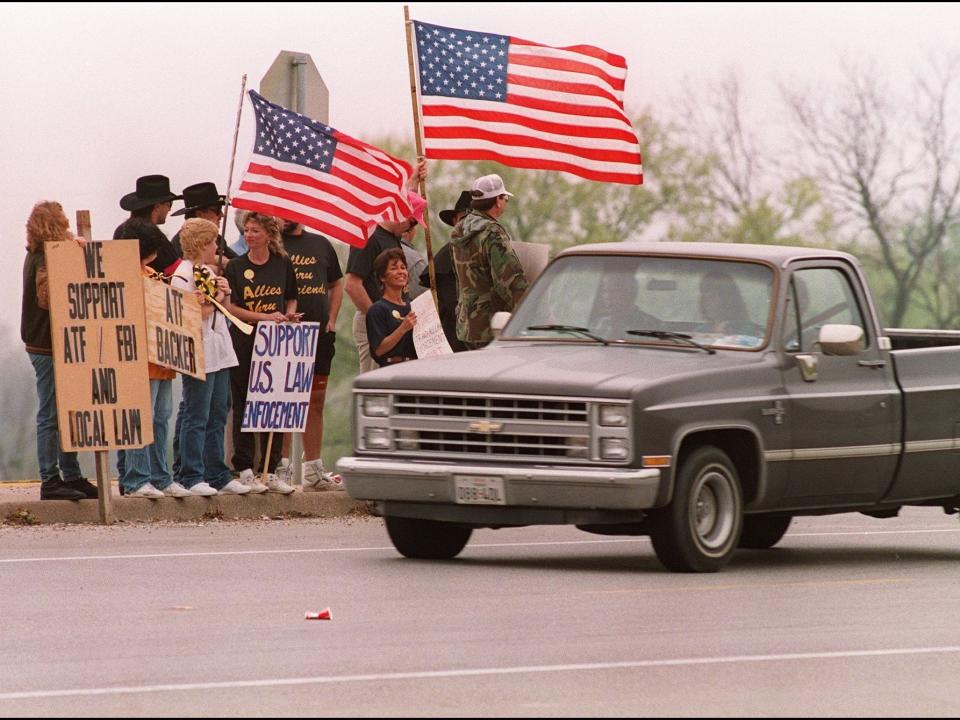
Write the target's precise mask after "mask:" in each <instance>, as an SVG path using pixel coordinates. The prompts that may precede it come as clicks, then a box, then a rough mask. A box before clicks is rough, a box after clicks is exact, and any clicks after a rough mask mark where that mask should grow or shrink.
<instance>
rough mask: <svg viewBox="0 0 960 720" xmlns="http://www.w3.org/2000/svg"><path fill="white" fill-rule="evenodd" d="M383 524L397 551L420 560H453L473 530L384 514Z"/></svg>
mask: <svg viewBox="0 0 960 720" xmlns="http://www.w3.org/2000/svg"><path fill="white" fill-rule="evenodd" d="M383 521H384V523H386V526H387V534H388V535H389V536H390V541H391V542H392V543H393V546H394V547H395V548H396V549H397V552H399V553H400V554H401V555H403V556H404V557H408V558H416V559H419V560H449V559H450V558H454V557H456V556H457V555H458V554H459V553H460V551H461V550H463V548H464V546H465V545H466V544H467V541H468V540H469V539H470V534H471V533H472V532H473V528H469V527H464V526H463V525H454V524H453V523H447V522H440V521H439V520H419V519H416V518H405V517H395V516H391V515H387V516H386V517H384V519H383Z"/></svg>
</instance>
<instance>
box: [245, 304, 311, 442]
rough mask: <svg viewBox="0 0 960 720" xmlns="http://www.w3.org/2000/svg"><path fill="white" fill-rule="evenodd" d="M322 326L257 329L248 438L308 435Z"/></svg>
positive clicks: (271, 325) (247, 410)
mask: <svg viewBox="0 0 960 720" xmlns="http://www.w3.org/2000/svg"><path fill="white" fill-rule="evenodd" d="M319 338H320V323H315V322H305V323H275V322H260V323H258V324H257V329H256V333H255V335H254V342H253V360H252V361H251V362H250V378H249V380H248V385H247V403H246V405H245V406H244V408H243V424H242V425H241V428H240V429H241V430H242V431H243V432H269V431H276V432H303V431H304V429H305V428H306V426H307V409H308V408H309V406H310V389H311V387H312V386H313V369H314V363H315V361H316V357H317V342H318V340H319Z"/></svg>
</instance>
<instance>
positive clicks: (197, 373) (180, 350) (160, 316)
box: [143, 278, 223, 380]
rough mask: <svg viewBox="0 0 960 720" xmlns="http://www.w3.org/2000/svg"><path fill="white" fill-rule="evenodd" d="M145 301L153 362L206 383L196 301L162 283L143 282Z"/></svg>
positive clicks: (201, 318)
mask: <svg viewBox="0 0 960 720" xmlns="http://www.w3.org/2000/svg"><path fill="white" fill-rule="evenodd" d="M143 299H144V302H145V303H146V305H147V353H148V355H147V357H148V359H149V360H150V362H152V363H156V364H157V365H162V366H163V367H167V368H170V369H171V370H176V371H177V372H182V373H186V374H187V375H192V376H193V377H195V378H197V380H206V379H207V373H206V370H205V367H206V365H205V364H204V361H203V316H202V315H201V312H200V303H199V302H198V301H197V298H196V297H195V296H194V295H193V293H188V292H186V291H184V290H180V289H178V288H173V287H170V286H169V285H167V284H166V283H162V282H160V281H159V280H152V279H151V278H143ZM221 322H223V321H222V320H221Z"/></svg>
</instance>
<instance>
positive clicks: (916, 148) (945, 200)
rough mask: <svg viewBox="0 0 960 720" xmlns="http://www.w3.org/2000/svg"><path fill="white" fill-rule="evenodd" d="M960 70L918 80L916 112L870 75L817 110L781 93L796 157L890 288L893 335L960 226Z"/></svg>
mask: <svg viewBox="0 0 960 720" xmlns="http://www.w3.org/2000/svg"><path fill="white" fill-rule="evenodd" d="M957 68H958V64H957V62H956V61H953V62H950V63H947V64H945V65H942V66H939V67H938V66H936V65H934V66H933V69H932V72H930V73H928V74H927V75H919V74H918V75H917V76H916V83H915V87H916V97H915V99H914V100H913V101H912V102H908V101H906V100H904V99H902V98H900V97H897V96H895V95H894V94H893V92H892V91H890V89H889V88H888V87H887V86H886V84H885V83H884V82H883V81H882V80H881V77H880V73H879V71H877V70H876V69H869V68H868V69H856V68H852V67H847V68H846V69H845V73H844V80H843V82H842V83H841V85H840V86H839V87H838V88H837V90H836V92H834V93H833V94H832V95H830V96H829V97H827V96H824V95H822V94H821V95H819V96H816V97H819V98H820V99H819V101H818V100H815V99H814V98H815V96H814V95H813V93H812V92H811V91H809V90H797V89H794V88H792V87H787V86H782V87H781V92H782V94H783V97H784V100H785V102H786V104H787V106H788V108H789V110H790V112H791V115H792V118H793V120H794V124H795V127H796V129H797V131H798V136H799V141H800V143H799V147H800V148H803V150H798V152H797V157H798V158H799V159H801V160H803V161H805V163H806V164H807V166H808V167H812V169H813V172H814V174H815V175H816V176H817V177H818V178H819V179H820V180H821V182H823V183H824V187H825V188H827V189H828V190H829V191H830V192H829V194H828V196H827V197H828V198H829V200H828V202H830V203H831V204H833V205H834V206H835V208H836V210H837V212H838V213H839V214H840V215H841V216H842V217H845V218H846V219H847V220H848V222H849V223H850V224H851V225H852V227H853V229H854V231H855V233H856V237H857V242H858V245H856V247H857V248H858V249H860V254H861V256H863V257H864V259H865V261H867V262H868V263H870V264H872V265H873V267H874V269H878V270H880V271H882V272H884V273H887V274H888V275H889V276H890V278H892V286H891V287H890V290H889V293H887V294H886V296H885V297H884V301H883V305H884V310H885V311H886V315H887V317H888V318H889V320H890V322H891V323H892V324H893V325H900V324H902V323H903V321H904V318H905V317H906V315H907V313H908V311H909V310H910V307H911V301H912V300H913V299H914V298H915V297H916V292H917V290H918V287H919V286H920V284H921V281H922V278H923V276H924V272H925V271H926V270H927V269H928V267H929V266H930V264H931V261H932V259H933V258H934V257H935V256H936V254H937V253H938V251H940V250H941V249H942V247H943V243H944V241H945V238H946V235H947V232H948V230H949V229H950V227H951V226H952V225H954V224H955V223H956V222H957V219H958V196H960V167H958V165H957V162H956V160H955V156H956V151H957V141H958V136H957V130H958V129H960V128H958V127H957V120H958V118H957V117H956V115H955V114H954V112H953V111H954V110H955V108H954V107H953V106H952V103H953V102H954V98H953V92H954V89H955V88H954V86H955V85H956V81H957ZM864 241H865V242H864Z"/></svg>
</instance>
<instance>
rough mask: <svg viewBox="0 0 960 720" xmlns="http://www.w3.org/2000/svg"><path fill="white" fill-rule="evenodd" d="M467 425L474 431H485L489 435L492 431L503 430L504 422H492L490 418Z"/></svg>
mask: <svg viewBox="0 0 960 720" xmlns="http://www.w3.org/2000/svg"><path fill="white" fill-rule="evenodd" d="M467 427H468V428H470V430H472V431H473V432H478V433H485V434H487V435H489V434H490V433H496V432H500V431H501V430H503V423H498V422H490V421H489V420H476V421H474V422H472V423H470V424H469V425H468V426H467Z"/></svg>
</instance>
